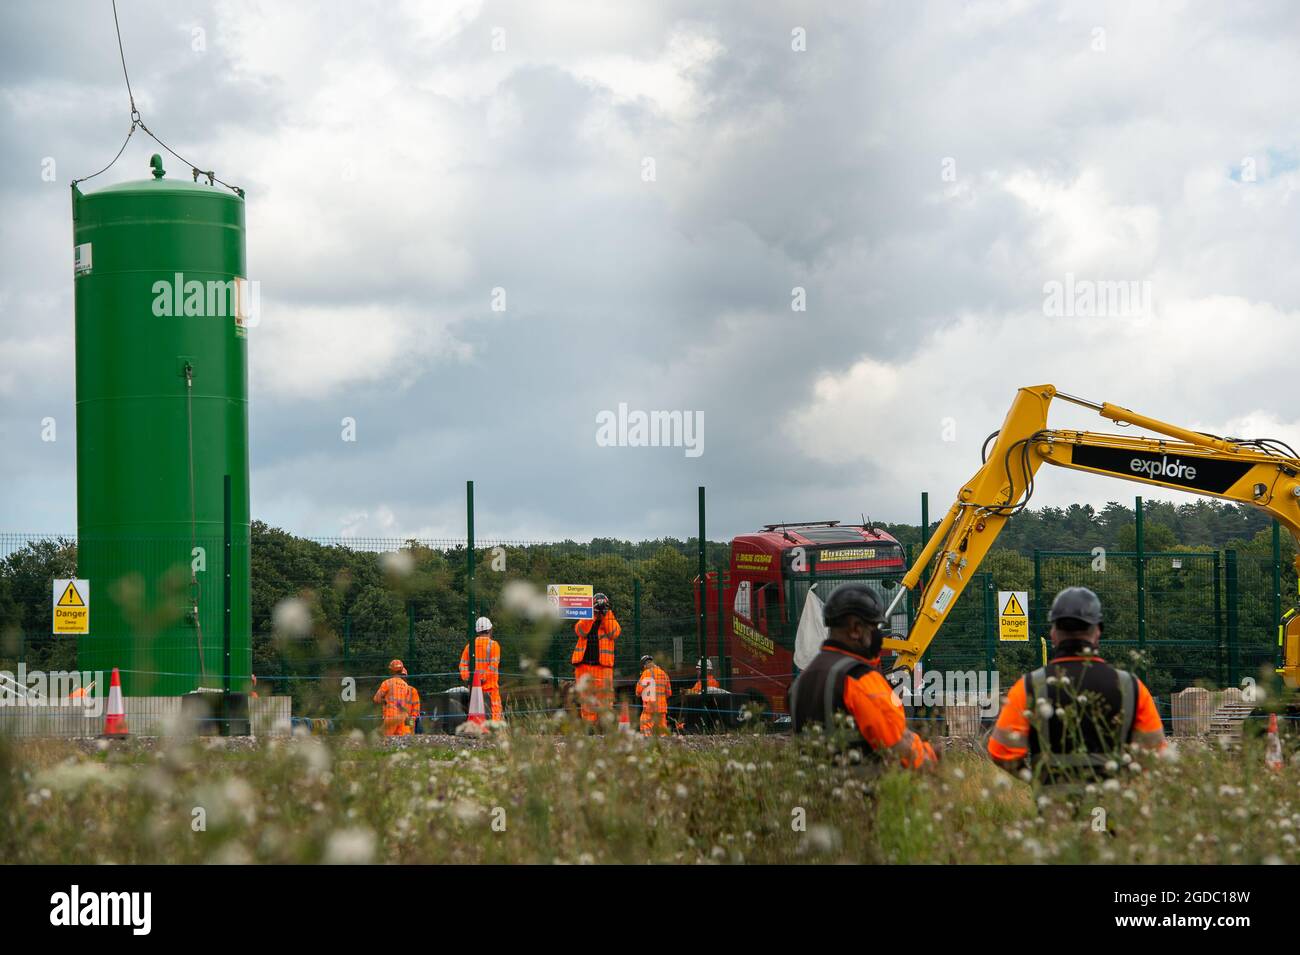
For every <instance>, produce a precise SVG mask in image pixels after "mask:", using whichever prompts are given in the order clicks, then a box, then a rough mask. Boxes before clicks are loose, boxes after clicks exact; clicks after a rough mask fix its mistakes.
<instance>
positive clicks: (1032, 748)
mask: <svg viewBox="0 0 1300 955" xmlns="http://www.w3.org/2000/svg"><path fill="white" fill-rule="evenodd" d="M1047 617H1048V620H1050V621H1051V624H1052V632H1051V640H1052V655H1051V659H1049V660H1048V661H1047V664H1046V665H1045V666H1041V667H1039V668H1038V669H1036V670H1033V671H1031V672H1030V673H1028V674H1027V675H1025V676H1023V677H1021V678H1020V679H1019V680H1017V681H1016V682H1015V684H1014V685H1013V686H1012V687H1011V690H1010V691H1009V692H1008V693H1007V700H1006V703H1005V705H1003V707H1002V712H1001V714H999V716H998V722H997V725H996V726H994V728H993V732H992V733H991V734H990V736H989V740H988V752H989V755H990V756H991V757H993V761H994V762H995V763H997V764H998V765H999V766H1001V767H1002V768H1003V769H1005V770H1007V771H1008V772H1010V773H1012V774H1015V775H1018V776H1020V777H1022V778H1023V779H1025V780H1027V781H1030V782H1032V783H1033V784H1034V786H1035V788H1036V789H1037V790H1038V791H1039V792H1040V793H1042V794H1043V795H1047V796H1049V797H1050V796H1053V795H1062V796H1066V797H1068V796H1070V795H1071V794H1075V793H1078V792H1083V791H1086V787H1087V786H1088V785H1089V784H1091V783H1096V782H1104V781H1105V780H1106V779H1109V778H1110V777H1112V776H1118V775H1120V772H1119V771H1120V767H1121V766H1122V765H1123V764H1124V763H1126V762H1128V761H1130V760H1131V759H1132V756H1131V755H1129V754H1127V753H1126V752H1125V750H1126V748H1127V747H1128V746H1130V745H1132V746H1138V747H1143V748H1145V749H1148V750H1161V749H1164V747H1165V745H1166V743H1165V729H1164V724H1163V723H1162V722H1161V720H1160V714H1159V712H1157V711H1156V704H1155V700H1154V699H1152V697H1151V691H1150V690H1148V689H1147V688H1146V686H1145V685H1144V684H1143V683H1142V681H1141V680H1139V679H1138V678H1137V677H1136V676H1134V675H1133V674H1131V673H1127V672H1125V671H1124V670H1120V669H1117V668H1115V667H1113V666H1111V665H1110V664H1109V663H1107V662H1106V661H1105V660H1103V659H1102V658H1101V654H1100V647H1099V644H1100V642H1101V634H1102V626H1103V624H1102V613H1101V601H1100V600H1099V599H1097V595H1096V594H1095V593H1093V592H1092V591H1091V590H1089V589H1088V588H1087V587H1067V588H1066V589H1065V590H1062V591H1061V592H1060V593H1059V594H1057V595H1056V599H1055V600H1054V601H1052V609H1051V610H1050V611H1049V612H1048V615H1047ZM1067 801H1068V800H1067Z"/></svg>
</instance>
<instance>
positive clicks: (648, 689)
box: [636, 653, 673, 736]
mask: <svg viewBox="0 0 1300 955" xmlns="http://www.w3.org/2000/svg"><path fill="white" fill-rule="evenodd" d="M636 695H637V696H639V697H641V732H642V733H644V734H645V735H646V736H651V735H653V734H654V733H655V731H656V730H658V731H659V732H661V733H667V732H668V697H670V696H672V695H673V681H672V680H671V679H669V677H668V674H667V673H666V672H665V671H664V669H663V668H662V667H660V666H658V665H656V664H655V658H654V657H652V656H651V655H650V654H648V653H647V654H646V655H645V656H643V657H642V658H641V679H640V680H638V681H637V684H636Z"/></svg>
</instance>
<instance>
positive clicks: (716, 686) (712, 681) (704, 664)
mask: <svg viewBox="0 0 1300 955" xmlns="http://www.w3.org/2000/svg"><path fill="white" fill-rule="evenodd" d="M701 670H705V671H707V672H708V674H709V678H708V684H709V689H711V690H720V689H722V684H721V683H719V682H718V678H717V677H715V676H714V675H713V661H712V660H701V661H700V662H699V663H697V664H695V672H696V674H697V676H696V677H695V683H694V685H692V686H691V688H690V689H689V690H687V691H686V692H687V693H699V692H700V678H699V676H698V674H699V673H700V671H701Z"/></svg>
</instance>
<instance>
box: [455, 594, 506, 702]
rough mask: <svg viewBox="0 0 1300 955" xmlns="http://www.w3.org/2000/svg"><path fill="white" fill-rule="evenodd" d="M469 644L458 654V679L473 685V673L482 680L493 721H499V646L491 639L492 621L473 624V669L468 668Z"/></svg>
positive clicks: (479, 620)
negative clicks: (490, 706)
mask: <svg viewBox="0 0 1300 955" xmlns="http://www.w3.org/2000/svg"><path fill="white" fill-rule="evenodd" d="M469 650H470V648H469V644H468V643H467V644H465V649H464V650H462V651H461V653H460V678H461V679H462V680H464V681H465V682H466V683H469V684H470V685H473V682H474V681H473V678H472V675H473V673H478V674H479V675H480V676H481V677H482V678H483V682H482V687H483V692H484V693H486V694H487V696H488V699H489V700H491V701H492V703H491V705H492V714H491V718H492V719H493V720H500V719H501V716H502V713H501V644H499V643H497V642H496V640H494V639H493V638H492V621H491V620H489V619H488V618H487V617H479V618H478V620H476V621H475V622H474V669H473V670H472V671H471V670H470V666H469Z"/></svg>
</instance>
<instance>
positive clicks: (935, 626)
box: [884, 385, 1300, 689]
mask: <svg viewBox="0 0 1300 955" xmlns="http://www.w3.org/2000/svg"><path fill="white" fill-rule="evenodd" d="M1054 398H1059V399H1061V400H1062V401H1068V402H1070V403H1071V404H1075V405H1080V406H1082V407H1084V408H1090V409H1092V410H1093V411H1095V412H1097V413H1098V414H1099V415H1101V416H1102V417H1103V418H1109V419H1110V420H1111V421H1114V422H1115V423H1116V424H1117V425H1120V426H1124V427H1126V426H1134V427H1137V428H1141V429H1143V430H1145V431H1151V432H1155V433H1156V434H1161V435H1165V436H1166V437H1163V438H1145V437H1142V438H1139V437H1127V436H1125V435H1118V434H1105V433H1098V432H1093V431H1061V430H1056V429H1053V428H1049V427H1047V410H1048V407H1049V406H1050V405H1051V403H1052V399H1054ZM995 439H996V440H995ZM988 441H993V447H992V449H991V450H989V448H988ZM985 449H986V453H985V456H984V465H983V467H981V468H980V469H979V470H978V471H977V472H975V476H974V477H972V478H971V479H970V480H969V481H967V482H966V483H965V484H964V485H963V486H962V488H961V490H960V491H959V492H958V494H957V500H956V501H955V502H954V503H953V505H952V507H951V508H950V509H949V510H948V513H947V514H946V515H944V518H943V520H942V521H941V522H940V523H939V526H938V528H937V529H936V530H935V532H934V534H933V535H932V536H931V537H930V539H929V541H928V542H927V543H926V545H925V548H924V549H923V550H922V551H921V553H920V555H919V556H918V557H917V559H916V562H915V563H914V564H913V565H912V568H911V569H910V570H909V571H908V572H907V574H906V575H905V576H904V577H903V582H902V586H901V587H899V588H898V590H897V592H896V593H895V595H894V599H893V601H892V602H891V604H890V607H889V610H887V611H886V612H885V619H886V620H888V619H889V618H890V615H891V614H892V613H893V611H894V609H895V608H896V607H897V605H898V603H899V602H900V601H901V600H902V598H903V595H904V594H906V593H908V592H910V591H912V590H914V589H915V588H916V587H917V585H918V584H920V582H921V577H922V574H923V572H924V571H925V569H926V568H927V567H930V566H931V564H933V572H932V573H931V575H930V579H929V581H928V582H927V583H926V585H925V589H924V592H923V593H922V594H921V599H920V600H919V601H918V604H917V610H916V616H915V619H914V622H913V624H912V628H911V630H909V631H908V634H907V636H906V637H905V638H898V637H886V638H885V641H884V649H885V651H886V652H889V651H893V652H894V653H895V654H896V656H895V660H894V666H895V668H899V669H909V670H910V669H912V668H913V667H915V665H916V663H917V661H918V660H920V659H921V655H922V654H923V653H925V650H926V647H928V646H929V645H930V642H931V641H932V640H933V639H934V637H935V634H936V633H937V632H938V630H939V628H940V627H941V626H942V625H943V622H944V620H945V619H946V618H947V616H948V613H949V611H951V610H952V607H953V604H954V603H956V601H957V598H958V597H959V596H961V592H962V591H963V590H964V589H965V587H966V584H967V582H968V581H969V580H970V579H971V575H972V574H974V572H975V570H976V569H977V568H978V567H979V565H980V563H981V562H982V561H983V560H984V556H985V555H986V554H987V553H988V551H989V548H990V547H991V546H992V545H993V541H994V540H996V539H997V536H998V534H999V533H1000V532H1001V530H1002V528H1003V526H1004V525H1005V524H1006V522H1007V520H1008V518H1010V517H1012V516H1014V515H1015V514H1017V513H1018V512H1020V511H1021V510H1023V509H1024V508H1025V507H1026V506H1027V505H1028V503H1029V498H1030V496H1031V495H1032V494H1033V491H1034V475H1035V473H1037V471H1038V469H1039V467H1040V466H1042V465H1043V464H1055V465H1059V466H1060V467H1064V468H1072V469H1074V470H1076V471H1090V472H1092V473H1093V474H1104V475H1106V476H1108V477H1117V478H1124V479H1125V480H1128V481H1137V482H1139V483H1142V484H1150V485H1154V486H1156V487H1167V488H1174V489H1176V490H1179V491H1190V492H1191V493H1193V494H1204V495H1207V496H1209V497H1218V498H1223V499H1224V500H1228V501H1242V502H1245V503H1248V504H1253V505H1255V506H1256V507H1260V508H1263V509H1264V510H1265V511H1268V513H1270V514H1271V515H1273V516H1274V517H1275V518H1277V519H1278V521H1280V522H1281V524H1282V525H1283V526H1284V527H1286V529H1287V530H1289V531H1290V532H1291V536H1292V537H1294V538H1295V539H1296V540H1297V542H1300V457H1297V456H1296V453H1295V451H1294V450H1292V449H1291V448H1290V447H1288V446H1287V445H1285V444H1283V443H1282V442H1280V441H1276V440H1272V439H1268V438H1255V439H1241V438H1220V437H1217V436H1215V435H1212V434H1205V433H1202V432H1200V431H1191V430H1188V429H1187V428H1180V427H1178V426H1177V425H1173V424H1167V423H1166V422H1164V421H1158V420H1156V419H1155V418H1148V417H1147V416H1146V415H1140V414H1135V413H1134V412H1132V411H1129V410H1128V409H1127V408H1121V407H1119V406H1117V405H1113V404H1110V403H1108V402H1102V403H1097V402H1094V401H1087V400H1085V399H1083V398H1077V397H1075V396H1073V395H1067V394H1064V393H1063V392H1059V391H1057V390H1056V388H1055V387H1054V386H1052V385H1034V386H1032V387H1028V388H1021V389H1020V390H1019V391H1018V392H1017V393H1016V399H1015V401H1014V402H1013V403H1012V405H1011V410H1010V411H1008V412H1007V417H1006V420H1005V421H1003V422H1002V428H1001V429H1000V430H999V431H996V432H994V434H992V435H990V436H989V438H988V440H987V441H986V442H985ZM1295 562H1296V569H1297V571H1300V554H1298V555H1297V557H1296V559H1295ZM1278 647H1279V653H1278V661H1279V666H1278V668H1277V672H1278V673H1280V674H1281V675H1282V679H1283V681H1284V682H1285V683H1286V685H1287V687H1289V688H1290V689H1297V688H1300V614H1297V613H1296V611H1295V610H1290V611H1288V612H1287V613H1286V614H1285V615H1284V616H1283V618H1282V620H1281V621H1279V622H1278Z"/></svg>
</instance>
